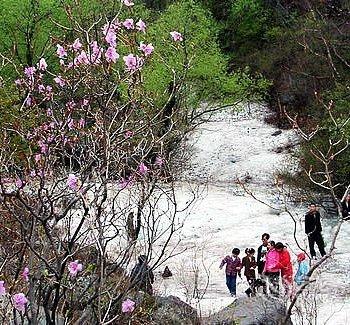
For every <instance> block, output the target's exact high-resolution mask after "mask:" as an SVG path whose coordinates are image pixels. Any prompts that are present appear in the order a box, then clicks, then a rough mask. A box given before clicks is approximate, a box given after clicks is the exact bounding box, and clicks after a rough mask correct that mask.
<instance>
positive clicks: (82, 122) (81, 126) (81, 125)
mask: <svg viewBox="0 0 350 325" xmlns="http://www.w3.org/2000/svg"><path fill="white" fill-rule="evenodd" d="M78 126H79V128H80V129H82V128H84V127H85V120H84V119H83V118H81V119H80V120H79V122H78Z"/></svg>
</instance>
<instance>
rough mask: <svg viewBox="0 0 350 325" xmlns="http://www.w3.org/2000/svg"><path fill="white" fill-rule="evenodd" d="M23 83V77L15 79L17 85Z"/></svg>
mask: <svg viewBox="0 0 350 325" xmlns="http://www.w3.org/2000/svg"><path fill="white" fill-rule="evenodd" d="M22 83H23V80H22V79H17V80H15V85H16V86H17V87H19V86H21V85H22Z"/></svg>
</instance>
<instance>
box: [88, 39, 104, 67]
mask: <svg viewBox="0 0 350 325" xmlns="http://www.w3.org/2000/svg"><path fill="white" fill-rule="evenodd" d="M90 46H91V49H92V53H93V54H92V55H91V62H92V63H94V64H100V63H101V60H100V58H101V55H102V52H103V49H102V48H101V47H99V46H98V44H97V42H96V41H93V42H92V43H91V44H90Z"/></svg>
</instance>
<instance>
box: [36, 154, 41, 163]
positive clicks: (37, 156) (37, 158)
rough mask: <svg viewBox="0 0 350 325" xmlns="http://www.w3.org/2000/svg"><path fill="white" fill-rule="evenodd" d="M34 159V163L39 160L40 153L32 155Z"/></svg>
mask: <svg viewBox="0 0 350 325" xmlns="http://www.w3.org/2000/svg"><path fill="white" fill-rule="evenodd" d="M34 160H35V162H36V163H38V162H40V160H41V154H40V153H37V154H36V155H35V156H34Z"/></svg>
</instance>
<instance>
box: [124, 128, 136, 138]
mask: <svg viewBox="0 0 350 325" xmlns="http://www.w3.org/2000/svg"><path fill="white" fill-rule="evenodd" d="M124 135H125V138H126V139H128V138H131V137H132V136H133V135H134V132H132V131H131V130H126V131H125V134H124Z"/></svg>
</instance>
